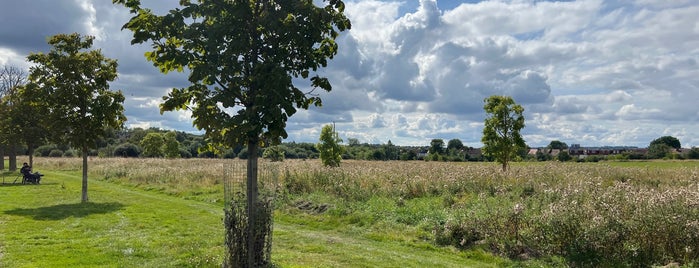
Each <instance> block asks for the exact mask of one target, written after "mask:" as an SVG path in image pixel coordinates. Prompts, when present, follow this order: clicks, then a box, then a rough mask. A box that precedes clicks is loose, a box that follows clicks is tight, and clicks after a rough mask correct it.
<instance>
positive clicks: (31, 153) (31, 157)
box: [27, 143, 34, 167]
mask: <svg viewBox="0 0 699 268" xmlns="http://www.w3.org/2000/svg"><path fill="white" fill-rule="evenodd" d="M27 147H28V149H27V152H28V153H29V166H30V167H33V166H34V145H33V144H31V143H30V144H27Z"/></svg>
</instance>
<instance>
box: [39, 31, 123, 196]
mask: <svg viewBox="0 0 699 268" xmlns="http://www.w3.org/2000/svg"><path fill="white" fill-rule="evenodd" d="M93 40H94V37H92V36H86V37H82V36H80V35H79V34H77V33H73V34H58V35H54V36H52V37H50V38H49V40H48V43H49V45H51V46H52V48H51V51H49V52H48V53H47V54H45V53H33V54H30V55H29V56H28V57H27V59H28V61H30V62H32V63H33V64H34V65H33V66H32V67H31V70H30V75H29V80H30V86H28V87H36V88H38V89H40V90H41V91H42V94H41V96H42V97H44V99H43V100H44V101H45V104H46V106H47V108H48V111H50V112H49V113H48V114H46V115H45V116H46V120H45V122H47V125H46V129H48V132H49V133H52V134H53V137H52V139H53V140H55V141H66V142H68V143H70V144H72V145H73V146H76V147H77V148H80V150H81V153H82V156H83V187H82V201H83V202H87V201H88V197H87V156H88V149H90V148H94V147H95V146H96V143H97V141H98V140H99V139H100V137H102V136H104V135H105V132H106V131H105V130H106V129H107V127H111V128H120V127H122V126H123V122H124V121H125V120H126V118H125V116H124V107H123V106H122V103H123V102H124V95H123V94H122V93H121V92H120V91H119V92H115V91H111V90H109V82H111V81H114V80H115V79H116V77H117V62H116V60H112V59H109V58H106V57H104V55H102V52H101V51H99V50H89V49H90V48H91V47H92V41H93Z"/></svg>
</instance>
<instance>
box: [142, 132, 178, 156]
mask: <svg viewBox="0 0 699 268" xmlns="http://www.w3.org/2000/svg"><path fill="white" fill-rule="evenodd" d="M164 145H165V139H164V138H163V135H162V134H160V133H157V132H150V133H148V134H146V136H145V137H143V140H141V148H143V153H142V155H143V156H145V157H162V156H163V155H164V154H163V147H164ZM178 153H179V151H178Z"/></svg>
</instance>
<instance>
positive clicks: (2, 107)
mask: <svg viewBox="0 0 699 268" xmlns="http://www.w3.org/2000/svg"><path fill="white" fill-rule="evenodd" d="M26 80H27V75H26V73H25V72H24V71H23V70H21V69H19V68H17V67H14V66H7V65H5V66H3V68H2V69H0V114H2V115H3V116H2V117H0V158H2V159H4V153H5V152H7V153H8V154H9V169H10V171H15V170H16V169H17V153H16V151H17V148H16V147H17V144H19V143H20V142H24V141H25V138H26V137H27V136H28V135H32V134H35V132H34V131H33V128H29V129H24V128H23V127H26V126H27V125H28V124H29V123H28V122H25V121H23V120H24V119H27V118H28V117H29V118H34V117H36V116H38V115H39V114H41V113H35V112H36V111H35V110H34V109H33V108H36V106H30V107H23V105H27V104H30V102H29V101H28V100H27V98H26V94H23V93H22V91H26V90H24V86H25V83H26ZM24 112H32V113H31V114H24ZM32 145H35V144H32ZM29 147H30V148H33V147H32V146H29ZM5 149H7V150H5ZM4 168H5V162H4V161H2V163H0V169H4Z"/></svg>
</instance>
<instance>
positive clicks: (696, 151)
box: [687, 147, 699, 159]
mask: <svg viewBox="0 0 699 268" xmlns="http://www.w3.org/2000/svg"><path fill="white" fill-rule="evenodd" d="M687 158H689V159H699V147H693V148H692V149H691V150H689V153H687Z"/></svg>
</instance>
